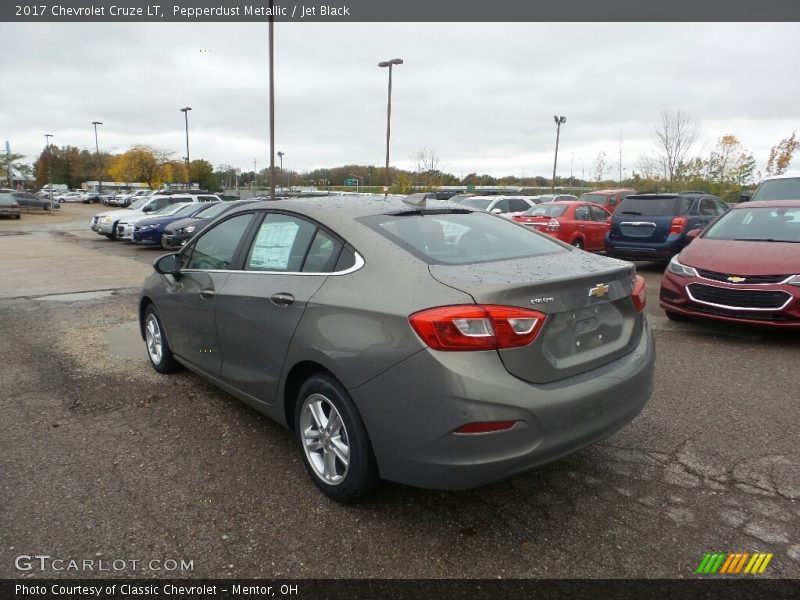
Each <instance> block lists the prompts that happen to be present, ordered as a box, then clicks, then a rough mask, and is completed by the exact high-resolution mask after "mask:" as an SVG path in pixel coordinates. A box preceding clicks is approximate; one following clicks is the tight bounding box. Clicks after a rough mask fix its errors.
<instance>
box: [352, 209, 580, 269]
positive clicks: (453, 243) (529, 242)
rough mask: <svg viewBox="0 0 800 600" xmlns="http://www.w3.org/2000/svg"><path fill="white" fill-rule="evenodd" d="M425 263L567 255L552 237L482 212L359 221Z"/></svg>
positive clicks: (451, 263) (488, 260)
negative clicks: (556, 254) (561, 253)
mask: <svg viewBox="0 0 800 600" xmlns="http://www.w3.org/2000/svg"><path fill="white" fill-rule="evenodd" d="M360 220H361V221H362V222H364V223H365V224H366V225H369V226H370V227H372V228H373V229H375V230H376V231H378V232H379V233H381V234H382V235H384V236H385V237H387V238H388V239H390V240H391V241H393V242H395V243H396V244H397V245H399V246H400V247H402V248H404V249H406V250H407V251H409V252H411V253H412V254H414V255H415V256H417V257H419V258H421V259H422V260H424V261H425V262H427V263H436V264H447V265H462V264H467V263H477V262H490V261H498V260H507V259H511V258H523V257H529V256H539V255H542V254H552V253H554V252H568V250H566V249H565V248H563V247H562V246H560V245H559V244H558V243H556V242H554V241H552V238H550V237H548V236H545V235H540V234H537V233H535V232H532V231H528V230H526V229H523V228H522V227H519V226H517V225H515V224H514V223H512V222H510V221H506V220H505V219H498V218H497V217H494V216H490V215H487V214H485V213H468V214H463V213H445V214H441V213H437V214H427V215H419V214H414V215H407V216H398V215H376V216H373V217H364V218H363V219H360Z"/></svg>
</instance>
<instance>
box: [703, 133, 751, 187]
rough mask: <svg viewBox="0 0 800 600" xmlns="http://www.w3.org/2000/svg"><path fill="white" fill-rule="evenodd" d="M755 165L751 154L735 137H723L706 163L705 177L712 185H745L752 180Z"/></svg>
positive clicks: (729, 135)
mask: <svg viewBox="0 0 800 600" xmlns="http://www.w3.org/2000/svg"><path fill="white" fill-rule="evenodd" d="M755 164H756V163H755V159H754V158H753V154H752V153H751V152H748V151H747V150H745V148H744V147H743V146H742V144H741V142H739V140H737V139H736V136H734V135H731V134H728V135H723V136H722V137H721V138H719V140H718V141H717V145H716V147H715V148H714V150H712V151H711V154H710V155H709V157H708V160H707V161H706V168H705V176H706V179H708V180H709V181H711V182H713V183H723V184H730V185H737V186H741V185H746V184H747V183H750V181H751V180H752V178H753V171H754V170H755Z"/></svg>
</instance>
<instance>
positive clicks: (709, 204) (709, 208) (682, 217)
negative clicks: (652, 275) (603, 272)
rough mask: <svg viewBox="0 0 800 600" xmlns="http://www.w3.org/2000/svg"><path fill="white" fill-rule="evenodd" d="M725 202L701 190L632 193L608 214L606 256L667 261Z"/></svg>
mask: <svg viewBox="0 0 800 600" xmlns="http://www.w3.org/2000/svg"><path fill="white" fill-rule="evenodd" d="M727 210H728V205H727V204H725V203H724V202H723V201H722V200H720V199H719V198H717V197H716V196H712V195H710V194H705V193H703V192H678V193H661V194H632V195H630V196H626V197H625V198H623V200H622V202H620V204H619V206H618V207H617V210H616V211H614V214H613V215H611V217H609V222H610V223H611V227H610V228H609V230H608V233H606V255H607V256H613V257H615V258H622V259H625V260H649V261H654V262H664V263H667V262H669V260H670V259H671V258H672V257H673V256H674V255H676V254H678V252H680V251H681V250H683V247H684V246H686V245H687V244H688V243H689V242H690V241H691V238H689V237H688V236H687V234H688V233H689V232H690V231H692V230H693V229H704V228H705V227H706V225H708V224H709V223H711V221H713V220H714V219H716V218H717V217H718V216H719V215H721V214H722V213H724V212H725V211H727Z"/></svg>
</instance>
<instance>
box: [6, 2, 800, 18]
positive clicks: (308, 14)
mask: <svg viewBox="0 0 800 600" xmlns="http://www.w3.org/2000/svg"><path fill="white" fill-rule="evenodd" d="M270 10H271V11H272V13H273V16H274V17H275V19H276V20H277V21H295V22H331V23H336V22H339V23H342V22H387V21H392V22H397V21H405V22H526V21H527V22H559V21H560V22H566V21H572V22H592V21H594V22H636V21H639V22H643V21H673V22H676V21H677V22H693V21H716V22H724V21H742V22H756V21H761V22H773V21H800V2H798V1H797V0H759V2H754V1H753V0H702V1H699V2H698V0H669V2H648V1H646V0H533V1H531V0H524V1H521V0H492V1H491V2H487V1H485V0H437V1H434V2H431V1H430V0H402V2H385V1H383V2H382V1H379V0H337V1H329V2H319V1H317V0H301V1H299V2H296V1H293V0H285V1H277V0H276V1H274V2H273V4H272V8H271V9H270V3H269V1H268V0H232V1H229V0H225V1H222V0H170V1H169V2H160V0H152V1H151V2H142V0H128V1H127V2H119V1H117V0H60V1H56V2H47V1H43V2H42V1H37V0H16V1H13V0H12V1H11V2H7V1H4V2H2V3H0V21H17V22H38V21H62V22H71V21H73V22H78V21H83V22H139V21H151V22H168V21H179V22H203V21H207V22H213V21H218V22H236V21H265V20H267V19H268V18H269V16H270Z"/></svg>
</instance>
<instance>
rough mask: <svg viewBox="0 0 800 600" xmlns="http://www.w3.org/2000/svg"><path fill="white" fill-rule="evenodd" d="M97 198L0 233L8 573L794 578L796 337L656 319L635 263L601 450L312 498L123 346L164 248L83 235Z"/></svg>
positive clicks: (199, 398) (201, 388) (268, 451)
mask: <svg viewBox="0 0 800 600" xmlns="http://www.w3.org/2000/svg"><path fill="white" fill-rule="evenodd" d="M102 209H103V208H102V207H97V206H85V205H77V204H73V205H64V206H63V207H62V210H60V211H59V213H60V214H57V215H55V216H49V215H45V214H25V215H23V217H22V219H21V220H20V221H10V220H3V221H0V256H2V266H0V273H2V277H0V364H2V365H3V366H2V369H0V389H2V394H0V409H1V410H2V414H3V419H2V426H1V427H2V435H0V506H2V510H0V577H21V576H31V577H52V576H54V575H56V576H59V577H85V576H87V575H91V574H90V573H85V572H74V571H64V572H61V573H53V572H41V571H37V570H35V569H31V570H29V571H20V570H18V569H17V568H15V557H16V556H18V555H20V554H27V555H49V556H51V557H58V558H63V559H69V558H76V559H100V558H106V559H108V560H109V561H111V560H115V559H122V560H125V561H127V562H126V568H125V569H124V570H121V571H119V572H112V573H105V574H104V575H109V574H110V575H123V576H127V577H137V576H143V577H144V576H147V577H152V576H162V575H164V574H165V572H164V571H160V572H159V571H156V572H152V571H143V570H137V569H134V568H133V566H132V562H131V561H134V560H135V561H146V560H150V559H160V560H165V559H175V560H178V561H180V560H181V559H183V560H185V561H192V565H193V568H192V569H191V570H188V569H187V570H185V571H175V572H169V573H167V574H168V575H170V576H178V577H181V576H192V577H230V576H236V577H280V578H299V577H308V578H310V577H314V578H328V577H337V578H349V577H353V578H362V577H390V578H395V577H403V578H439V577H458V578H461V577H467V578H470V577H486V578H498V577H501V578H512V577H518V578H530V577H600V578H608V577H665V578H681V577H687V578H691V577H695V574H694V571H695V569H696V568H697V566H698V564H699V563H700V561H701V559H702V558H703V556H704V554H705V553H706V552H710V551H722V552H751V553H752V552H770V553H774V558H773V559H772V561H771V563H770V564H769V567H768V569H767V570H766V572H765V573H764V576H769V577H781V578H789V577H791V578H797V577H800V525H798V524H800V447H799V446H798V438H799V437H800V417H799V415H800V410H799V409H798V399H799V398H800V385H798V384H800V372H798V364H800V363H799V362H798V356H800V354H799V353H798V351H800V339H799V338H800V336H797V334H786V333H781V332H778V333H773V332H768V331H763V330H759V329H750V328H739V327H732V326H727V325H717V324H703V323H685V324H684V323H680V324H678V323H672V322H670V321H668V320H667V319H666V318H665V317H664V316H663V313H662V311H660V310H659V309H658V306H657V293H658V287H659V280H660V271H659V269H658V268H656V267H653V266H649V265H646V264H641V265H639V271H640V273H641V274H643V275H644V277H645V279H646V281H647V287H648V303H649V304H648V307H647V309H646V310H647V314H648V317H649V319H650V322H651V324H652V325H653V328H654V330H655V333H656V341H657V351H658V359H657V370H656V382H655V393H654V395H653V398H652V400H651V401H650V403H649V404H648V405H647V407H646V408H645V410H644V411H643V413H642V414H641V415H640V416H639V417H638V418H637V419H636V420H635V421H634V422H633V423H631V424H630V425H629V426H627V427H626V428H624V429H623V430H622V431H620V432H619V433H617V434H616V435H614V436H613V437H611V438H609V439H608V440H606V441H604V442H602V443H600V444H598V445H596V446H594V447H592V448H590V449H588V450H585V451H583V452H581V453H578V454H576V455H573V456H571V457H569V458H566V459H564V460H561V461H559V462H557V463H555V464H552V465H550V466H547V467H545V468H542V469H540V470H538V471H534V472H531V473H527V474H524V475H521V476H517V477H514V478H512V479H510V480H507V481H503V482H500V483H497V484H494V485H491V486H488V487H484V488H480V489H476V490H471V491H468V492H453V493H445V492H435V491H428V490H421V489H414V488H409V487H404V486H400V485H395V484H388V483H387V484H385V485H384V486H383V487H382V488H381V489H380V490H379V491H378V492H377V493H376V494H374V495H373V496H371V497H369V498H367V499H366V500H364V501H362V502H361V503H359V504H357V505H355V506H341V505H338V504H336V503H334V502H331V501H329V500H327V499H326V498H325V497H324V496H323V495H322V494H320V493H319V492H318V491H317V490H316V488H315V487H314V484H313V483H312V481H311V480H310V478H309V477H308V476H307V474H306V473H305V471H304V469H303V465H302V462H301V461H300V458H299V455H298V454H297V452H296V450H295V446H294V442H293V439H292V437H291V435H290V434H289V433H288V432H287V431H285V430H283V429H281V428H280V427H279V426H277V425H276V424H274V423H273V422H271V421H269V420H268V419H267V418H265V417H263V416H261V415H260V414H258V413H257V412H255V411H254V410H252V409H250V408H248V407H247V406H245V405H244V404H242V403H240V402H238V401H237V400H235V399H234V398H232V397H231V396H228V395H227V394H225V393H223V392H221V391H219V390H217V389H216V388H214V387H212V386H211V385H209V384H207V383H205V382H204V381H202V380H201V379H199V378H198V377H196V376H194V375H192V374H189V373H180V374H178V375H175V376H169V377H166V376H161V375H158V374H157V373H155V371H153V369H152V368H151V367H150V365H149V364H148V361H147V358H146V354H145V349H144V345H143V343H142V342H141V341H140V340H138V338H137V334H136V331H135V320H136V299H137V296H138V291H139V287H140V285H141V282H142V280H143V278H144V277H145V276H146V275H147V274H148V273H149V272H150V270H151V267H150V264H151V263H152V261H153V260H154V259H155V258H156V257H157V256H159V252H158V251H153V250H148V249H142V248H138V247H134V246H132V245H130V244H127V243H125V244H123V243H120V242H112V241H109V240H106V238H104V237H101V236H98V235H97V234H95V233H93V232H91V231H90V230H89V228H88V221H89V218H90V216H91V215H92V214H93V213H94V212H97V211H99V210H102Z"/></svg>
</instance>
